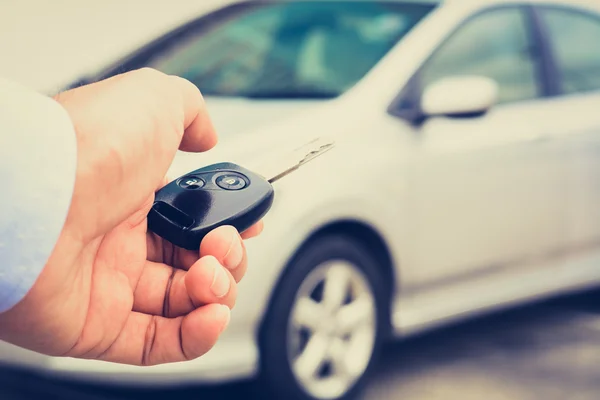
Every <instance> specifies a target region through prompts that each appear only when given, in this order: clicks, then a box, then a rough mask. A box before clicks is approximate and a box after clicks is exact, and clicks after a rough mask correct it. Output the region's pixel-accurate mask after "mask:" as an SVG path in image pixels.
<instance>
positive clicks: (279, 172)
mask: <svg viewBox="0 0 600 400" xmlns="http://www.w3.org/2000/svg"><path fill="white" fill-rule="evenodd" d="M334 144H335V142H334V141H333V140H330V139H324V138H317V139H314V140H312V141H310V142H308V143H306V144H305V145H302V146H300V147H298V148H296V149H294V150H293V151H292V152H291V153H284V154H282V155H281V156H280V157H277V158H276V159H274V160H269V162H268V163H266V164H263V165H261V166H259V167H258V168H257V169H256V170H255V171H256V172H257V173H258V174H260V175H262V176H263V177H264V178H265V179H266V180H267V181H269V183H274V182H275V181H278V180H279V179H281V178H283V177H284V176H286V175H288V174H290V173H291V172H293V171H295V170H297V169H298V168H300V167H301V166H302V165H304V164H306V163H308V162H309V161H312V160H314V159H315V158H317V157H318V156H320V155H321V154H323V153H325V152H326V151H328V150H330V149H331V148H333V146H334Z"/></svg>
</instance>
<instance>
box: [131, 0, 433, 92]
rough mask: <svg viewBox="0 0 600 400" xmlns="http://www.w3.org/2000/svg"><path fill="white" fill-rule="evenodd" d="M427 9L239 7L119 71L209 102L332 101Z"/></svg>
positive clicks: (389, 5) (391, 5)
mask: <svg viewBox="0 0 600 400" xmlns="http://www.w3.org/2000/svg"><path fill="white" fill-rule="evenodd" d="M431 9H432V6H431V5H423V4H411V3H401V2H397V3H395V2H380V3H378V2H372V1H369V2H357V1H335V2H333V1H321V2H318V1H300V2H282V3H271V2H266V3H265V2H260V3H258V2H250V3H240V4H236V5H233V6H229V7H226V8H223V9H221V10H219V11H218V12H217V13H214V14H212V15H209V16H208V17H207V18H203V19H201V20H200V21H199V23H198V24H196V25H190V26H189V27H187V28H185V30H183V31H181V32H179V33H178V34H176V35H173V37H171V38H168V39H165V40H163V41H161V42H157V44H155V45H153V46H150V47H148V48H147V49H145V50H144V51H143V53H141V54H140V55H139V56H138V57H137V59H133V60H131V61H130V62H129V64H130V65H129V66H122V67H121V68H119V72H121V71H123V70H128V69H134V68H139V67H142V66H148V67H152V68H155V69H158V70H160V71H163V72H165V73H168V74H172V75H178V76H182V77H184V78H186V79H188V80H190V81H192V82H193V83H194V84H196V85H197V86H198V87H199V88H200V89H201V90H202V92H203V94H204V95H208V96H232V97H252V98H332V97H337V96H339V95H340V94H342V93H343V92H345V91H346V90H348V89H349V88H350V87H351V86H353V85H354V84H356V83H357V82H358V81H359V80H360V79H361V78H362V77H363V76H364V75H365V74H366V73H367V72H368V71H369V70H370V69H371V68H372V67H373V66H374V65H375V64H376V63H377V62H378V61H379V60H380V59H381V58H382V57H383V56H384V55H385V54H386V53H387V52H388V51H389V50H390V49H391V47H392V46H393V45H394V44H396V43H397V41H398V40H399V39H401V38H402V37H403V36H404V35H405V34H406V33H407V32H408V31H409V30H410V29H411V28H412V27H413V26H414V25H415V24H416V23H417V22H419V21H420V20H421V19H422V18H423V17H424V16H425V15H426V14H427V13H428V12H429V11H430V10H431Z"/></svg>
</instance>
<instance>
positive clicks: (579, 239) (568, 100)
mask: <svg viewBox="0 0 600 400" xmlns="http://www.w3.org/2000/svg"><path fill="white" fill-rule="evenodd" d="M535 10H536V16H537V20H538V21H539V23H540V25H541V31H542V32H543V33H544V37H545V39H546V42H547V46H548V51H549V53H550V54H551V55H552V56H553V58H554V62H553V64H552V67H553V74H554V75H555V80H556V82H557V83H558V87H557V90H558V95H557V96H556V97H555V98H554V99H553V101H552V105H551V108H552V111H551V115H552V120H553V122H554V123H553V126H552V129H551V132H552V133H553V134H554V135H556V136H560V137H562V138H563V139H564V140H565V142H566V146H568V148H569V154H570V168H571V169H570V175H569V179H568V181H567V192H568V193H569V198H568V207H567V209H566V212H567V216H568V218H567V225H566V226H565V227H564V230H563V237H564V240H565V242H566V245H567V246H566V248H565V249H564V253H566V254H571V255H572V254H574V253H577V252H580V251H582V250H589V249H593V248H595V249H596V250H595V251H598V247H599V245H600V40H599V39H600V15H599V14H598V13H596V14H594V13H590V12H586V11H583V10H577V9H574V8H570V7H564V6H563V7H556V6H538V7H536V8H535Z"/></svg>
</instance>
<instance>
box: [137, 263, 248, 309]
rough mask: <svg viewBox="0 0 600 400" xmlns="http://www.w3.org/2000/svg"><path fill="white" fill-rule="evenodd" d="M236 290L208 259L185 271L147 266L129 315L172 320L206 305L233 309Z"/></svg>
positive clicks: (229, 278) (223, 270)
mask: <svg viewBox="0 0 600 400" xmlns="http://www.w3.org/2000/svg"><path fill="white" fill-rule="evenodd" d="M236 297H237V286H236V282H235V280H234V279H233V276H232V275H231V274H230V273H229V271H228V270H227V269H226V268H224V267H223V266H222V265H220V264H219V262H218V261H217V260H216V259H215V258H214V257H211V256H207V257H203V258H201V259H199V260H198V261H197V262H196V263H195V264H194V265H193V266H192V267H191V268H190V270H189V271H187V272H186V271H184V270H180V269H177V268H172V267H169V266H168V265H165V264H161V263H153V262H147V263H146V266H145V267H144V270H143V271H142V274H141V276H140V279H139V281H138V283H137V286H136V288H135V291H134V300H133V301H134V303H133V311H137V312H141V313H145V314H151V315H159V316H163V317H167V318H175V317H179V316H182V315H186V314H188V313H190V312H192V311H193V310H194V309H196V308H198V307H201V306H203V305H205V304H209V303H219V304H223V305H226V306H228V307H229V308H233V307H234V306H235V301H236Z"/></svg>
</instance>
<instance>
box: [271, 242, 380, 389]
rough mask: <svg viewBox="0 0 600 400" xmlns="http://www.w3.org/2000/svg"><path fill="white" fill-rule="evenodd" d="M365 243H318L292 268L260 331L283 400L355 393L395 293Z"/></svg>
mask: <svg viewBox="0 0 600 400" xmlns="http://www.w3.org/2000/svg"><path fill="white" fill-rule="evenodd" d="M386 287H387V285H386V282H385V281H384V279H383V277H382V274H381V270H380V268H379V266H378V265H377V262H376V258H375V257H374V256H373V255H372V254H370V252H369V250H368V249H367V248H365V247H364V246H363V245H362V243H360V242H359V241H357V240H355V239H353V238H350V237H346V236H342V235H329V236H324V237H320V238H318V239H317V240H313V241H311V242H310V243H309V244H308V245H307V246H305V247H303V249H302V250H301V251H300V253H299V254H298V255H297V256H296V257H295V258H294V260H293V261H292V262H291V264H290V265H289V266H288V268H287V270H286V272H285V275H284V276H283V278H282V281H281V282H280V284H279V286H278V288H277V290H276V293H275V295H274V296H273V299H272V302H271V305H270V308H269V311H268V313H267V316H266V319H265V322H264V325H263V327H262V330H261V335H260V346H261V381H262V382H261V384H262V385H263V386H266V388H267V389H269V390H268V391H269V392H270V393H271V394H272V395H274V397H273V398H277V399H285V400H287V399H290V400H292V399H293V400H313V399H314V400H325V399H327V400H333V399H335V400H341V399H344V400H346V399H350V398H353V397H354V396H355V395H356V394H357V393H358V392H359V391H360V390H361V388H362V386H363V384H364V382H365V381H366V379H367V375H368V373H369V372H370V369H371V367H372V366H373V364H374V362H375V359H376V355H377V352H378V349H379V347H380V344H381V341H382V337H383V335H384V330H385V329H386V322H385V321H387V316H386V313H387V307H385V304H386V303H387V302H388V300H389V299H388V297H389V295H388V291H387V290H386Z"/></svg>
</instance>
